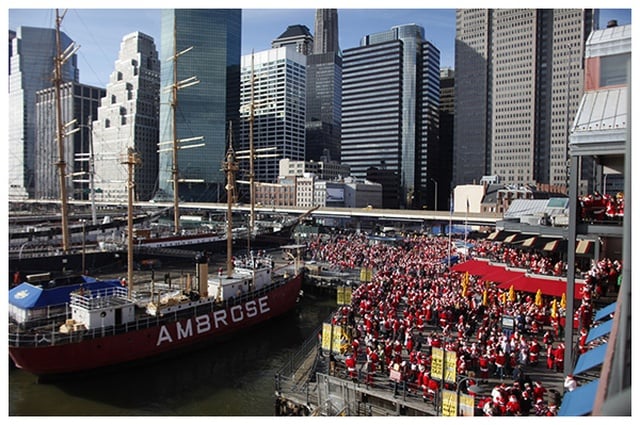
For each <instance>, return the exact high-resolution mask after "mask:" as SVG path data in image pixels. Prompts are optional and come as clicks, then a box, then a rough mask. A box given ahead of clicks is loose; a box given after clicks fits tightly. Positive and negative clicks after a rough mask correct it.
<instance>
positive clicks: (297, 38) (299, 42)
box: [271, 25, 313, 55]
mask: <svg viewBox="0 0 640 425" xmlns="http://www.w3.org/2000/svg"><path fill="white" fill-rule="evenodd" d="M285 46H293V48H294V49H295V51H296V52H298V53H302V54H303V55H308V54H309V53H311V50H312V49H313V36H312V35H311V33H310V32H309V28H307V26H306V25H289V26H288V27H287V29H286V30H285V32H283V33H282V34H280V35H279V36H278V38H276V39H275V40H273V41H272V42H271V48H272V49H277V48H278V47H285Z"/></svg>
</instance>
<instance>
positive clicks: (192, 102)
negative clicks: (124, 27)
mask: <svg viewBox="0 0 640 425" xmlns="http://www.w3.org/2000/svg"><path fill="white" fill-rule="evenodd" d="M241 13H242V12H241V10H240V9H168V10H163V12H162V23H161V38H162V39H161V43H160V47H161V54H160V60H161V72H160V141H161V142H165V143H166V142H172V141H173V120H172V107H171V101H172V93H171V90H170V89H167V87H171V86H172V84H173V83H174V69H173V67H174V61H172V60H171V59H170V58H172V57H173V56H174V55H175V54H176V53H178V54H179V53H181V52H183V51H185V50H186V49H188V48H190V47H193V49H192V50H190V51H188V52H186V53H184V54H182V55H180V56H179V58H178V59H177V61H176V62H175V63H176V64H177V81H178V82H180V81H184V80H186V79H188V78H190V77H195V78H197V79H198V80H199V81H200V83H199V84H197V85H195V86H191V87H186V88H184V89H181V90H179V91H178V95H177V108H176V130H177V139H178V140H184V139H189V138H193V137H200V136H201V137H203V138H204V139H203V141H202V142H198V143H204V146H201V147H196V148H193V149H180V150H179V151H178V164H177V165H178V177H179V179H180V181H181V183H180V186H179V196H180V199H182V200H185V201H204V202H214V201H219V200H222V199H225V194H224V184H225V176H224V173H223V172H222V171H220V169H221V166H222V161H223V159H224V153H225V151H226V146H227V139H228V137H227V128H228V125H229V122H234V125H233V128H234V129H237V128H238V119H239V109H240V49H241V24H242V14H241ZM174 37H175V38H174ZM174 40H175V42H174ZM188 145H189V143H185V144H183V145H182V146H188ZM169 146H170V145H169V144H163V145H160V147H161V150H164V149H167V148H168V147H169ZM172 166H173V164H172V152H171V151H163V152H160V168H159V188H160V191H159V193H158V196H157V197H158V198H169V197H172V196H173V184H172Z"/></svg>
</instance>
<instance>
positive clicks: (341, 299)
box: [336, 286, 351, 305]
mask: <svg viewBox="0 0 640 425" xmlns="http://www.w3.org/2000/svg"><path fill="white" fill-rule="evenodd" d="M336 293H337V299H336V303H337V304H338V305H348V304H351V287H350V286H338V287H337V288H336Z"/></svg>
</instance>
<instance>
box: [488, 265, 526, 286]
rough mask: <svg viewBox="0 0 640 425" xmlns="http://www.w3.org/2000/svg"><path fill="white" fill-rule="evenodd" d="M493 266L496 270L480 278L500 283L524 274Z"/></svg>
mask: <svg viewBox="0 0 640 425" xmlns="http://www.w3.org/2000/svg"><path fill="white" fill-rule="evenodd" d="M495 268H496V270H494V271H493V272H491V273H487V274H485V275H483V276H482V277H481V278H480V279H481V280H484V281H485V282H497V283H500V284H506V283H509V282H511V281H513V280H514V279H518V278H520V277H522V276H523V275H524V273H523V272H514V271H511V270H507V269H505V268H504V267H495Z"/></svg>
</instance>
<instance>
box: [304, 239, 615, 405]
mask: <svg viewBox="0 0 640 425" xmlns="http://www.w3.org/2000/svg"><path fill="white" fill-rule="evenodd" d="M495 245H496V246H498V245H499V243H495ZM475 247H476V248H477V249H478V251H479V252H481V251H483V250H485V251H486V250H487V249H489V250H491V249H494V248H493V246H489V245H488V242H486V241H485V242H479V243H476V244H475ZM309 251H310V253H311V254H312V257H313V259H314V260H316V261H320V262H325V263H328V264H330V265H331V266H333V267H335V268H336V269H341V270H344V269H349V268H361V267H368V268H371V269H372V270H374V273H373V277H372V279H371V281H369V282H362V283H361V284H360V285H359V286H357V287H356V288H355V289H354V290H353V292H352V297H351V303H350V304H349V305H345V306H342V307H341V308H339V310H338V311H337V313H336V314H335V315H334V318H333V320H334V324H339V325H343V326H344V327H345V328H347V329H349V333H350V335H351V340H350V344H349V345H348V346H347V349H346V350H345V352H344V353H343V355H344V366H345V368H346V369H347V371H348V374H349V376H350V377H351V378H352V379H361V378H360V376H361V375H360V374H359V373H358V371H364V373H363V375H364V379H365V380H366V382H367V383H368V384H373V383H374V377H385V376H390V375H393V376H394V377H398V376H401V377H402V378H401V384H402V385H403V386H405V388H407V389H408V390H409V391H413V392H415V393H417V394H421V395H422V397H423V399H424V400H425V401H430V400H436V399H437V396H438V392H439V390H440V388H441V387H444V388H455V387H456V385H455V384H448V383H446V384H444V385H442V382H441V377H440V378H438V377H435V376H431V360H432V357H431V353H432V349H433V348H443V349H445V350H446V351H445V352H454V353H456V365H457V373H458V374H459V375H460V376H466V377H468V379H467V380H465V383H466V384H467V386H468V385H470V384H473V383H483V384H486V383H487V382H488V380H489V379H490V378H493V379H499V380H500V382H501V383H500V385H498V386H497V387H496V388H494V390H493V391H492V393H491V395H490V396H487V397H485V398H483V399H481V400H480V402H479V403H478V406H479V407H480V408H482V410H483V412H484V414H486V415H539V416H542V415H555V414H556V413H557V409H558V407H559V403H560V394H558V393H554V392H553V391H547V390H546V389H545V386H544V384H543V383H542V382H540V381H535V382H533V381H532V380H531V378H530V375H529V374H528V372H527V371H528V370H530V367H532V366H540V367H546V368H548V369H551V370H553V371H557V372H562V371H563V368H564V364H563V362H564V350H565V347H564V344H563V342H562V338H563V330H562V327H563V326H564V323H565V318H564V315H565V311H564V306H563V305H561V303H559V302H558V301H559V300H556V299H554V298H544V299H538V297H534V296H533V294H526V293H518V294H509V293H508V292H507V291H505V290H501V289H499V288H498V287H497V285H496V284H495V283H493V282H485V281H483V280H481V279H476V278H475V277H474V276H469V275H465V274H464V273H460V272H455V271H452V270H450V268H449V264H448V262H447V261H446V260H444V259H446V258H448V257H449V255H450V254H451V252H450V251H451V248H450V243H449V239H448V238H447V237H436V236H425V235H411V236H407V237H405V238H404V239H403V240H402V241H401V242H399V243H384V242H380V241H375V242H374V241H372V240H370V239H369V238H368V237H367V236H366V235H365V234H361V233H350V234H346V233H345V234H336V235H332V236H331V237H330V238H329V239H328V240H327V239H322V240H321V239H320V238H318V239H316V240H312V241H310V242H309ZM537 261H539V260H537ZM619 266H620V262H619V261H610V260H601V261H599V262H597V263H595V264H594V267H592V270H589V272H588V276H589V279H590V281H588V282H587V284H585V286H584V288H585V290H584V292H583V293H582V294H581V300H580V301H579V305H580V307H579V308H578V309H577V311H576V316H575V319H576V320H577V323H579V326H580V327H581V329H586V328H588V326H589V325H590V323H591V316H592V313H593V297H592V293H593V291H594V288H595V286H596V284H597V282H599V281H601V280H603V279H607V280H608V279H611V277H610V275H609V272H610V271H611V270H616V271H617V273H619V272H620V268H619ZM503 316H510V317H513V318H515V326H514V327H513V329H511V330H506V329H504V328H503V326H502V318H503ZM581 340H582V341H583V342H584V338H581ZM584 345H585V346H584V347H582V348H584V349H586V344H584ZM543 358H544V363H543ZM396 381H399V380H398V379H396ZM507 381H512V384H511V385H506V382H507Z"/></svg>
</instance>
